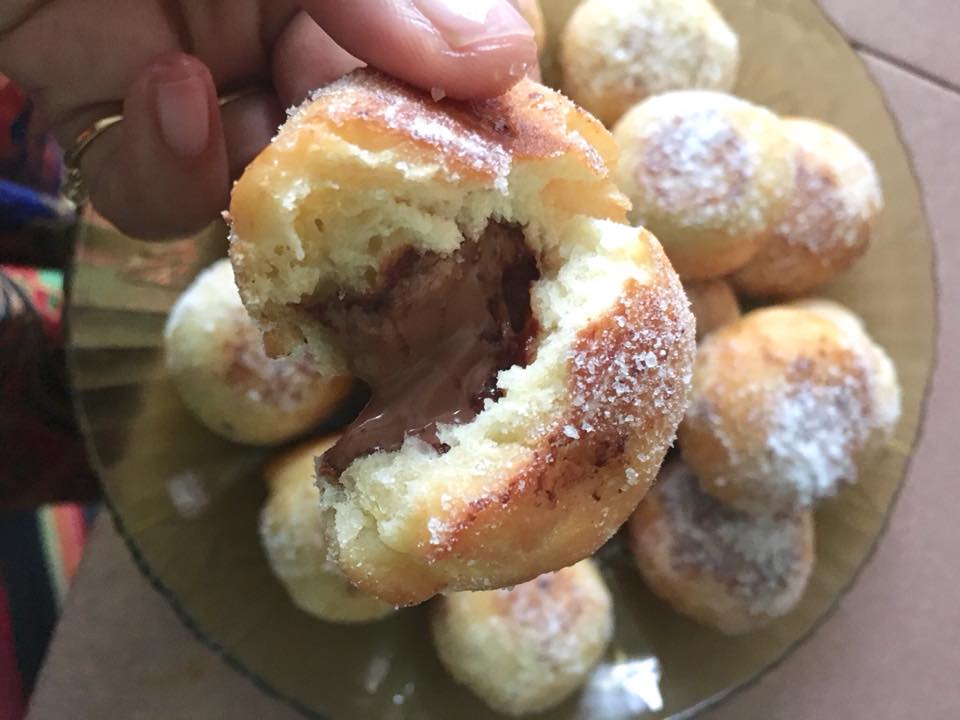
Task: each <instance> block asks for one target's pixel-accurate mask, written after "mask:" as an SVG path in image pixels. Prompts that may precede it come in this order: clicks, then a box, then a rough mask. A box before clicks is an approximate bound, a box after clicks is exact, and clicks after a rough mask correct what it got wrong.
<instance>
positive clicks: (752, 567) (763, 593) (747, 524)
mask: <svg viewBox="0 0 960 720" xmlns="http://www.w3.org/2000/svg"><path fill="white" fill-rule="evenodd" d="M630 538H631V547H632V549H633V552H634V555H635V557H636V559H637V563H638V566H639V567H640V570H641V572H642V573H643V575H644V578H645V579H646V581H647V582H648V584H649V585H650V586H651V589H653V590H654V592H656V593H658V594H659V595H661V596H662V597H664V599H666V600H667V601H668V602H671V603H672V604H673V605H674V606H675V607H676V609H678V610H679V611H681V612H684V613H687V614H689V615H691V616H693V617H694V618H696V619H697V620H700V621H701V622H704V623H707V624H710V625H714V626H716V627H718V628H719V629H721V630H724V631H725V632H729V633H739V632H745V631H748V630H755V629H757V628H759V627H762V626H763V625H765V624H766V623H768V622H770V621H771V620H773V619H774V618H777V617H780V616H782V615H784V614H786V613H787V612H789V611H790V610H791V609H793V607H794V606H795V605H796V603H797V601H798V600H799V598H800V596H801V595H802V594H803V591H804V589H805V587H806V583H807V581H808V579H809V576H810V573H811V571H812V566H813V527H812V521H811V517H810V514H809V512H806V511H804V512H800V513H793V514H786V515H777V516H774V515H750V514H747V513H744V512H741V511H738V510H735V509H732V508H728V507H725V506H724V505H722V504H720V503H719V502H717V501H716V500H714V499H713V498H712V497H710V496H709V495H707V494H706V493H704V492H703V491H702V490H701V489H700V487H699V485H698V483H697V479H696V478H695V477H694V475H693V474H692V473H691V472H690V470H689V469H688V468H687V467H686V466H685V465H684V464H683V463H682V462H681V461H673V462H671V463H668V464H667V465H666V466H665V467H664V469H663V470H662V471H661V476H660V479H659V481H658V482H657V485H656V486H655V487H654V488H653V490H651V491H650V493H649V494H648V496H647V498H645V499H644V501H643V503H642V504H641V507H640V509H639V510H638V511H637V513H636V514H635V515H634V517H633V518H632V519H631V522H630Z"/></svg>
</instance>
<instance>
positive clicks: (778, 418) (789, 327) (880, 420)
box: [679, 307, 899, 512]
mask: <svg viewBox="0 0 960 720" xmlns="http://www.w3.org/2000/svg"><path fill="white" fill-rule="evenodd" d="M874 347H875V346H874V344H873V343H872V341H869V340H865V339H862V338H859V337H853V336H852V335H851V334H850V332H849V329H848V328H846V327H844V326H841V325H840V324H837V323H836V322H834V321H832V320H830V319H828V318H826V317H824V316H823V315H822V314H819V313H816V312H811V311H809V310H804V309H801V308H794V307H771V308H764V309H761V310H755V311H753V312H751V313H748V314H747V315H745V316H743V318H741V319H740V320H738V321H737V322H734V323H733V324H731V325H727V326H726V327H723V328H720V329H719V330H717V331H715V332H714V333H712V334H710V335H709V336H708V337H707V338H706V339H705V340H704V341H703V342H702V343H701V344H700V348H699V351H698V353H697V361H696V365H695V368H694V377H693V397H692V399H691V403H690V407H689V409H688V410H687V414H686V417H685V419H684V421H683V423H682V425H681V427H680V432H679V443H680V449H681V452H682V454H683V457H684V459H685V460H686V461H687V463H688V464H689V465H690V467H691V469H692V470H693V471H694V473H695V474H696V475H697V477H699V478H700V482H701V484H702V485H703V488H704V490H706V491H707V492H709V493H710V494H711V495H713V496H714V497H716V498H718V499H719V500H721V501H723V502H725V503H727V504H729V505H732V506H734V507H738V508H740V509H743V510H746V511H753V512H779V511H790V510H793V509H795V508H800V507H808V506H810V505H811V504H813V503H814V502H815V501H816V500H819V499H821V498H824V497H828V496H830V495H833V494H835V493H836V492H837V490H838V488H839V487H840V485H841V483H842V482H844V481H847V482H852V481H854V480H856V477H857V466H858V463H859V461H861V459H863V458H864V457H865V456H866V455H867V454H868V453H869V452H870V451H873V450H874V449H875V448H876V447H877V445H878V444H880V443H878V438H881V437H882V438H885V437H887V436H888V435H889V432H890V431H891V430H892V427H893V424H894V423H895V420H896V417H895V416H896V414H898V412H899V407H898V406H899V402H897V403H896V406H897V407H896V408H894V407H892V403H891V400H890V398H889V390H887V389H885V388H886V387H887V386H888V385H889V384H890V382H891V381H890V378H889V377H884V373H892V374H894V376H895V373H893V366H892V364H889V363H888V364H886V365H885V366H884V367H883V368H882V369H881V368H880V366H879V365H878V363H880V362H881V361H880V360H879V358H880V355H879V354H877V353H876V352H874V351H873V348H874ZM881 381H882V382H881ZM893 385H894V387H895V386H896V383H895V380H893Z"/></svg>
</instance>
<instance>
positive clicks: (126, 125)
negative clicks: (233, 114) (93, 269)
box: [74, 53, 229, 238]
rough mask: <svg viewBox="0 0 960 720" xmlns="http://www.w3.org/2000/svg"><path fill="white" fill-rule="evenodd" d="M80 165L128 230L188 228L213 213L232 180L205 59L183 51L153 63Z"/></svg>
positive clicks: (153, 232) (169, 233) (103, 209)
mask: <svg viewBox="0 0 960 720" xmlns="http://www.w3.org/2000/svg"><path fill="white" fill-rule="evenodd" d="M75 135H76V133H74V136H75ZM81 172H82V175H83V178H84V181H85V183H86V185H87V188H88V189H89V192H90V200H91V202H92V204H93V206H94V207H95V208H96V209H97V210H98V212H100V213H101V214H102V215H103V216H105V217H106V218H107V219H109V220H110V221H111V222H113V223H114V224H115V225H117V226H118V227H119V228H120V229H121V230H123V231H124V232H126V233H129V234H131V235H134V236H137V237H144V238H160V237H174V236H180V235H186V234H189V233H192V232H195V231H197V230H200V229H201V228H203V227H204V225H206V224H207V223H208V222H210V221H211V220H213V219H214V218H215V217H216V216H217V214H218V213H219V212H220V211H221V210H222V209H223V208H225V207H226V204H227V192H228V186H229V180H228V165H227V153H226V147H225V143H224V132H223V127H222V124H221V121H220V113H219V112H218V107H217V95H216V89H215V88H214V85H213V79H212V78H211V77H210V72H209V71H208V70H207V68H206V66H204V65H203V63H201V62H200V61H199V60H197V59H196V58H194V57H191V56H189V55H184V54H182V53H171V54H168V55H165V56H162V57H160V58H159V59H158V60H156V61H154V62H153V63H151V64H150V65H149V66H148V67H147V68H146V70H144V72H143V73H142V74H141V75H140V76H139V78H137V80H136V81H134V83H133V85H132V86H131V87H130V89H129V91H128V92H127V95H126V98H125V99H124V102H123V122H121V123H120V124H119V125H117V126H115V128H113V129H111V130H109V131H107V132H106V133H104V134H103V135H101V136H100V137H98V138H97V139H96V140H94V141H93V143H92V144H91V145H90V147H89V149H88V150H87V151H86V153H85V154H84V156H83V158H82V165H81Z"/></svg>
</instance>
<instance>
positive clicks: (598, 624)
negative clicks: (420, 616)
mask: <svg viewBox="0 0 960 720" xmlns="http://www.w3.org/2000/svg"><path fill="white" fill-rule="evenodd" d="M431 620H432V622H431V629H432V631H433V639H434V645H435V646H436V649H437V654H438V655H439V656H440V660H441V662H442V663H443V665H444V667H446V668H447V670H448V671H449V672H450V674H451V675H452V676H453V677H454V678H455V679H456V680H458V681H459V682H461V683H463V684H464V685H466V686H467V687H468V688H470V689H471V690H472V691H473V692H474V693H475V694H476V695H477V696H479V697H480V698H481V699H482V700H483V701H484V702H485V703H487V704H488V705H489V706H490V707H491V708H493V709H494V710H496V711H497V712H501V713H504V714H507V715H524V714H526V713H534V712H541V711H543V710H547V709H548V708H551V707H553V706H555V705H559V704H560V703H561V702H563V701H564V700H565V699H566V698H567V697H569V696H570V695H571V694H572V693H573V692H574V691H576V690H577V688H579V687H580V686H581V685H582V684H583V682H584V681H585V680H586V679H587V676H588V675H589V674H590V672H591V670H593V668H594V666H595V665H596V664H597V662H598V661H599V660H600V658H601V657H602V656H603V653H604V651H605V650H606V648H607V645H608V643H609V642H610V638H611V636H612V635H613V602H612V599H611V597H610V592H609V591H608V590H607V587H606V584H605V583H604V582H603V578H602V577H601V576H600V573H599V571H598V570H597V568H596V566H595V565H594V564H593V562H592V561H591V560H582V561H581V562H579V563H577V564H576V565H572V566H571V567H567V568H564V569H562V570H558V571H557V572H554V573H547V574H545V575H541V576H540V577H538V578H536V579H535V580H531V581H529V582H526V583H524V584H522V585H518V586H516V587H514V588H512V589H501V590H488V591H485V592H463V593H454V594H452V595H449V596H447V597H444V598H442V599H439V600H438V601H437V604H436V606H435V607H434V608H433V613H432V616H431Z"/></svg>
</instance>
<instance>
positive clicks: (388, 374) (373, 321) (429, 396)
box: [314, 222, 540, 477]
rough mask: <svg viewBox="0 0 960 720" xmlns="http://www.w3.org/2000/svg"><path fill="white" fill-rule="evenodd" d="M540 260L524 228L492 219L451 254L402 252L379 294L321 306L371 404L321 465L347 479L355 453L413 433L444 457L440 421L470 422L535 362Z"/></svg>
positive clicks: (395, 444) (392, 444) (390, 445)
mask: <svg viewBox="0 0 960 720" xmlns="http://www.w3.org/2000/svg"><path fill="white" fill-rule="evenodd" d="M539 276H540V275H539V272H538V270H537V263H536V260H535V258H534V256H533V253H532V252H531V251H530V249H529V248H528V247H527V244H526V241H525V240H524V237H523V231H522V230H521V229H520V228H517V227H513V226H507V225H503V224H499V223H495V222H491V223H490V224H489V225H488V226H487V228H486V230H484V232H483V233H482V234H481V236H480V237H479V238H478V239H477V240H465V241H464V242H463V244H462V245H461V246H460V248H459V249H458V250H457V251H456V252H454V253H453V254H451V255H439V254H437V253H434V252H424V253H418V252H416V251H415V250H413V249H407V250H405V251H403V252H401V253H400V254H399V255H398V256H397V257H395V258H393V259H392V260H391V261H389V262H388V263H387V265H386V267H385V268H384V269H383V272H382V273H381V277H383V278H385V279H386V280H385V282H384V283H383V285H382V286H381V287H379V288H378V289H376V290H375V291H373V292H370V293H367V294H363V295H353V296H350V295H348V296H346V297H343V298H339V299H333V300H329V301H326V302H324V303H321V304H319V305H317V306H315V308H314V312H316V314H317V315H318V316H319V317H320V320H321V321H322V322H323V323H324V324H325V325H327V326H328V327H329V328H331V329H332V330H333V331H334V332H335V333H336V335H337V336H338V338H339V340H340V342H341V343H342V347H343V349H344V350H345V352H346V354H347V357H348V358H349V359H350V369H351V371H352V372H353V373H354V374H355V375H356V376H357V377H359V378H360V379H361V380H363V381H364V382H365V383H366V384H367V385H368V386H369V388H370V392H371V397H370V401H369V402H368V403H367V405H366V407H364V409H363V411H362V412H361V413H360V415H359V416H358V417H357V418H356V420H354V421H353V422H352V423H351V424H350V425H348V426H347V428H346V430H344V433H343V436H342V437H341V438H340V440H339V441H338V442H337V443H336V444H335V445H334V446H333V447H332V448H330V449H329V450H327V452H326V453H324V454H323V456H322V457H321V458H319V459H318V461H317V470H318V472H319V473H322V474H325V475H330V476H333V477H339V476H340V474H341V473H342V472H343V471H344V470H345V469H346V468H347V466H348V465H350V463H351V462H353V461H354V460H355V459H357V458H359V457H362V456H364V455H368V454H370V453H372V452H375V451H377V450H384V451H390V450H396V449H398V448H399V447H400V446H401V445H402V444H403V441H404V438H405V437H406V436H408V435H414V436H416V437H418V438H420V439H421V440H423V441H425V442H427V443H429V444H430V445H432V446H433V447H434V449H435V450H437V452H438V453H441V454H442V453H444V452H446V451H447V450H449V447H447V446H446V445H444V444H443V443H442V442H440V439H439V438H438V436H437V425H441V424H454V423H465V422H469V421H470V420H472V419H473V418H474V417H476V415H477V413H479V412H480V411H481V410H482V409H483V403H484V400H486V399H488V398H492V399H496V398H497V397H499V395H498V391H497V387H496V377H497V373H498V372H499V371H500V370H503V369H505V368H509V367H511V366H513V365H521V366H522V365H526V364H527V362H528V361H529V357H528V355H529V352H530V347H529V346H530V343H531V339H532V338H533V337H534V336H535V335H536V331H537V325H536V319H535V318H534V317H533V313H532V311H531V308H530V285H531V283H533V282H534V281H535V280H536V279H537V278H538V277H539Z"/></svg>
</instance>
